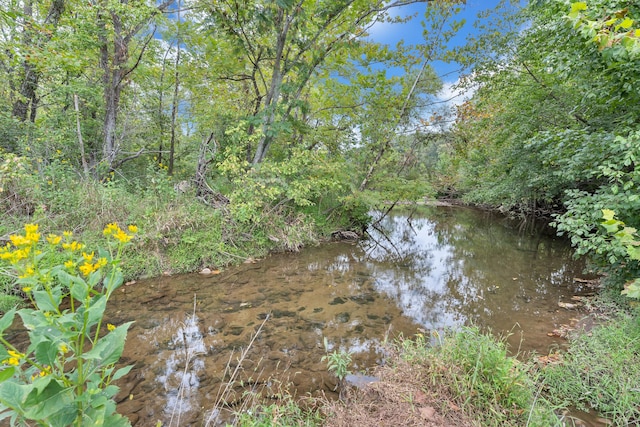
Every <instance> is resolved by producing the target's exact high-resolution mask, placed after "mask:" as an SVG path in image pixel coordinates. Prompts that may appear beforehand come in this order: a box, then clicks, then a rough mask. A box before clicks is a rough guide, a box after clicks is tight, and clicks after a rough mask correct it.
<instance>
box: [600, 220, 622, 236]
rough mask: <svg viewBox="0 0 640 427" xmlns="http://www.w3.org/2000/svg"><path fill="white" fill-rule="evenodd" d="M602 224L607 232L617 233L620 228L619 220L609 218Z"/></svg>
mask: <svg viewBox="0 0 640 427" xmlns="http://www.w3.org/2000/svg"><path fill="white" fill-rule="evenodd" d="M602 226H603V227H604V228H605V229H606V230H607V233H616V232H617V231H618V228H619V221H616V220H613V219H612V220H609V221H605V222H603V223H602Z"/></svg>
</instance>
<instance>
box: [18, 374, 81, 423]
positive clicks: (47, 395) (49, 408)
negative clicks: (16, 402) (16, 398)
mask: <svg viewBox="0 0 640 427" xmlns="http://www.w3.org/2000/svg"><path fill="white" fill-rule="evenodd" d="M24 407H25V409H27V410H26V411H25V415H26V416H27V417H28V418H31V419H36V420H38V419H40V420H44V419H47V418H49V417H51V416H52V415H53V414H55V413H57V412H60V411H64V412H67V411H68V408H69V407H74V408H75V407H76V405H75V402H74V393H73V388H72V387H64V386H62V385H61V384H59V383H58V381H56V380H54V381H50V382H49V383H48V384H47V385H46V387H45V388H44V389H43V390H42V391H41V392H38V390H36V389H33V390H32V391H31V392H30V393H29V395H28V396H27V398H26V400H25V402H24Z"/></svg>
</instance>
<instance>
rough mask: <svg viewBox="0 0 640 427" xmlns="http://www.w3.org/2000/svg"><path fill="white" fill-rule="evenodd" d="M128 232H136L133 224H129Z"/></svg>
mask: <svg viewBox="0 0 640 427" xmlns="http://www.w3.org/2000/svg"><path fill="white" fill-rule="evenodd" d="M129 231H130V232H132V233H137V232H138V226H137V225H134V224H131V225H130V226H129Z"/></svg>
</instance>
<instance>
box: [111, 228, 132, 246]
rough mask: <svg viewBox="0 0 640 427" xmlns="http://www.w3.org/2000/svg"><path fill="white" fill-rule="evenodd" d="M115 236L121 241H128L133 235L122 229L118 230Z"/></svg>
mask: <svg viewBox="0 0 640 427" xmlns="http://www.w3.org/2000/svg"><path fill="white" fill-rule="evenodd" d="M113 237H114V238H115V239H117V240H119V241H120V243H127V242H128V241H130V240H131V238H132V237H133V236H130V235H129V234H127V233H125V232H124V231H122V230H118V232H117V233H116V234H114V235H113Z"/></svg>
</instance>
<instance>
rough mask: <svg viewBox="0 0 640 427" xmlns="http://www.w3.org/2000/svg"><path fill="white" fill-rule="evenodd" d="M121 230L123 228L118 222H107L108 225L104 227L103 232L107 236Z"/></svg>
mask: <svg viewBox="0 0 640 427" xmlns="http://www.w3.org/2000/svg"><path fill="white" fill-rule="evenodd" d="M121 231H122V230H120V227H118V224H116V223H115V222H111V223H109V224H107V225H106V227H104V230H102V234H104V235H105V236H111V235H112V234H116V233H118V232H121Z"/></svg>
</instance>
